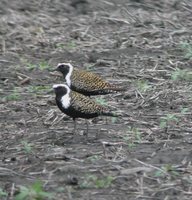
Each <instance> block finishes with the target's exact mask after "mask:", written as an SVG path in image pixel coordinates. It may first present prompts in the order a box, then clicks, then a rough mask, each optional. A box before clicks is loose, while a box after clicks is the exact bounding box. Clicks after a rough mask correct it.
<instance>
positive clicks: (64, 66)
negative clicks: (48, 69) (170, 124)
mask: <svg viewBox="0 0 192 200" xmlns="http://www.w3.org/2000/svg"><path fill="white" fill-rule="evenodd" d="M55 70H56V71H58V72H61V73H62V74H63V76H64V78H65V77H66V76H67V75H68V74H69V73H71V72H72V70H73V66H72V65H71V64H70V63H59V64H58V65H57V68H56V69H55Z"/></svg>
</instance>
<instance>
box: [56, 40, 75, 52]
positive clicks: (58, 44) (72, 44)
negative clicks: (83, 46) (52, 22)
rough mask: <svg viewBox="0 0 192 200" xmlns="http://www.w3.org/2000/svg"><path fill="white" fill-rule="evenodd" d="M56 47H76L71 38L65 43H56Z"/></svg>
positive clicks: (68, 48)
mask: <svg viewBox="0 0 192 200" xmlns="http://www.w3.org/2000/svg"><path fill="white" fill-rule="evenodd" d="M55 47H56V48H57V49H61V50H62V49H67V50H73V49H75V48H76V47H77V45H76V43H75V41H73V40H71V41H68V42H67V43H65V44H64V43H57V44H56V46H55Z"/></svg>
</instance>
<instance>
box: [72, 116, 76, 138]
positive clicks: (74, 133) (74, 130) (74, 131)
mask: <svg viewBox="0 0 192 200" xmlns="http://www.w3.org/2000/svg"><path fill="white" fill-rule="evenodd" d="M73 121H74V129H73V136H74V135H76V128H77V122H76V119H75V118H73Z"/></svg>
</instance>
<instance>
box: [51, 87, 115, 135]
mask: <svg viewBox="0 0 192 200" xmlns="http://www.w3.org/2000/svg"><path fill="white" fill-rule="evenodd" d="M53 89H54V92H55V101H56V104H57V106H58V108H59V109H60V110H61V111H62V112H63V113H65V114H66V115H68V116H69V117H72V119H73V121H74V130H73V133H74V134H75V133H76V118H84V119H91V118H94V117H98V116H111V117H117V114H116V113H114V112H111V111H109V110H108V109H107V108H106V107H104V106H102V105H99V104H97V103H96V102H95V101H94V100H93V99H90V98H89V97H87V96H85V95H83V94H80V93H78V92H75V91H72V90H71V89H70V88H69V87H68V86H67V85H66V84H54V85H53ZM86 135H88V123H87V132H86Z"/></svg>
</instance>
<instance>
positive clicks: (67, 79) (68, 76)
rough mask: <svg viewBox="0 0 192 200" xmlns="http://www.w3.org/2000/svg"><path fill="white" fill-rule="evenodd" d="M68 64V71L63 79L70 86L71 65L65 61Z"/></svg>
mask: <svg viewBox="0 0 192 200" xmlns="http://www.w3.org/2000/svg"><path fill="white" fill-rule="evenodd" d="M66 64H67V65H68V66H69V73H68V74H67V76H66V77H65V80H66V82H67V85H68V86H69V87H70V86H71V74H72V72H73V66H72V65H71V64H70V63H66Z"/></svg>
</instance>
